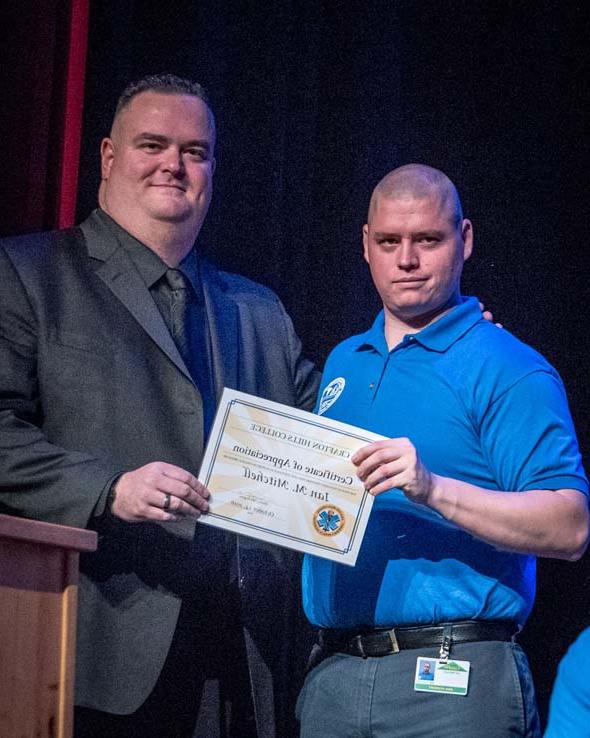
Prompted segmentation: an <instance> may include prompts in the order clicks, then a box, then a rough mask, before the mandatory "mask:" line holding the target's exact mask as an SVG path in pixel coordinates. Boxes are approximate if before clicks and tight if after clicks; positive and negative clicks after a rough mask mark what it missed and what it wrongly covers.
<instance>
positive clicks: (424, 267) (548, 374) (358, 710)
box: [298, 164, 588, 738]
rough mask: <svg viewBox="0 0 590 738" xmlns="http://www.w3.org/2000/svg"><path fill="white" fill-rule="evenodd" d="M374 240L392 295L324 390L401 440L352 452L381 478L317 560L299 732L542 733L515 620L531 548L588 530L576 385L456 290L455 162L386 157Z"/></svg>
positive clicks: (460, 221) (308, 579) (461, 246)
mask: <svg viewBox="0 0 590 738" xmlns="http://www.w3.org/2000/svg"><path fill="white" fill-rule="evenodd" d="M363 241H364V255H365V259H366V261H367V263H368V264H369V267H370V270H371V275H372V278H373V281H374V283H375V286H376V288H377V291H378V292H379V295H380V297H381V300H382V302H383V310H382V312H381V313H380V314H379V315H378V316H377V319H376V320H375V322H374V324H373V326H372V328H370V329H369V330H368V331H367V332H366V333H364V334H362V335H360V336H354V337H352V338H350V339H348V340H347V341H344V342H343V343H342V344H340V345H339V346H337V347H336V348H335V349H334V351H333V352H332V354H331V355H330V357H329V359H328V361H327V364H326V367H325V370H324V376H323V380H322V385H321V391H320V397H319V400H318V408H320V409H321V412H323V413H324V414H325V415H326V416H329V417H332V418H336V419H338V420H342V421H345V422H348V423H352V424H354V425H357V426H360V427H363V428H367V429H369V430H371V431H374V432H377V433H380V434H382V435H383V436H385V437H386V438H387V439H388V440H383V441H378V442H376V443H373V444H370V445H369V446H366V447H364V448H362V449H361V450H360V451H359V452H357V454H356V455H355V457H353V462H354V463H355V464H356V466H357V471H358V475H359V477H360V478H361V480H363V482H364V483H365V485H366V487H367V488H368V489H370V490H371V492H372V493H373V494H374V495H376V497H377V499H376V500H375V504H374V507H373V511H372V513H371V518H370V520H369V525H368V528H367V532H366V535H365V539H364V542H363V545H362V548H361V551H360V555H359V558H358V561H357V564H356V566H355V567H354V568H351V567H347V566H344V565H341V564H337V563H333V562H330V561H327V560H324V559H318V558H315V557H312V556H307V557H306V560H305V563H304V569H303V597H304V606H305V610H306V613H307V616H308V618H309V619H310V621H311V622H312V623H313V624H315V625H316V626H318V627H319V628H320V634H319V642H318V645H317V646H316V648H315V651H314V654H313V657H312V664H315V666H314V668H312V670H311V671H310V673H309V674H308V677H307V680H306V682H305V686H304V688H303V691H302V693H301V696H300V699H299V703H298V715H299V718H300V720H301V731H302V732H301V736H302V738H330V736H333V737H334V738H348V737H349V736H350V738H353V737H354V738H363V737H364V736H367V738H368V737H369V736H370V737H371V738H408V737H409V736H412V737H416V738H418V737H421V736H429V737H430V738H432V737H436V738H458V737H462V736H464V737H465V738H467V737H469V738H472V737H473V736H478V738H483V737H489V738H501V737H503V736H527V737H529V736H531V737H532V736H538V735H539V730H540V728H539V722H538V717H537V711H536V706H535V698H534V690H533V685H532V679H531V675H530V672H529V667H528V664H527V660H526V657H525V655H524V653H523V652H522V650H521V649H520V647H519V646H518V645H517V644H516V643H515V642H514V638H513V636H514V635H515V634H516V633H517V632H518V631H519V630H520V629H521V628H522V626H523V624H524V622H525V620H526V618H527V616H528V614H529V613H530V610H531V608H532V605H533V599H534V591H535V557H537V556H549V557H555V558H563V559H568V560H575V559H577V558H579V557H580V556H581V555H582V553H583V551H584V549H585V547H586V542H587V535H588V510H587V493H588V482H587V479H586V477H585V474H584V470H583V468H582V465H581V459H580V454H579V451H578V445H577V441H576V436H575V431H574V428H573V425H572V421H571V417H570V414H569V410H568V406H567V400H566V397H565V392H564V388H563V385H562V383H561V380H560V378H559V376H558V374H557V373H556V371H555V370H554V369H553V368H552V367H551V366H550V365H549V364H548V363H547V362H546V361H545V360H544V359H543V357H541V356H540V355H539V354H537V353H536V352H535V351H533V350H532V349H531V348H529V347H528V346H525V345H524V344H522V343H521V342H520V341H518V340H517V339H516V338H514V337H513V336H511V335H510V334H509V333H508V332H507V331H504V330H500V329H498V328H497V327H496V326H494V325H492V324H490V323H488V322H487V321H485V320H483V319H482V316H481V313H480V310H479V308H478V304H477V301H476V300H475V299H473V298H463V297H462V296H461V294H460V277H461V271H462V267H463V263H464V261H465V259H467V258H469V256H470V255H471V251H472V245H473V228H472V225H471V223H470V221H469V220H467V219H465V218H463V214H462V209H461V204H460V201H459V197H458V194H457V191H456V189H455V187H454V185H453V184H452V182H451V181H450V180H449V179H448V178H447V177H446V176H445V175H444V174H443V173H442V172H439V171H437V170H435V169H432V168H430V167H425V166H421V165H415V164H413V165H408V166H405V167H401V168H399V169H396V170H394V171H393V172H391V173H390V174H388V175H387V176H386V177H385V178H384V179H383V180H382V181H381V182H380V183H379V184H378V185H377V187H376V189H375V191H374V193H373V196H372V198H371V204H370V207H369V215H368V222H367V225H365V227H364V230H363ZM402 493H403V494H402ZM416 505H418V506H422V507H421V508H416V509H429V510H430V511H431V512H432V515H431V517H430V519H428V518H425V517H424V516H423V515H420V516H418V515H415V514H414V513H413V512H412V507H415V506H416ZM426 661H428V662H431V664H432V667H433V668H432V671H433V672H434V675H435V676H434V678H433V679H432V680H430V679H429V680H424V679H423V678H421V674H423V673H424V669H423V665H424V663H425V662H426Z"/></svg>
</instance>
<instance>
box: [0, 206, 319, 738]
mask: <svg viewBox="0 0 590 738" xmlns="http://www.w3.org/2000/svg"><path fill="white" fill-rule="evenodd" d="M204 290H205V300H206V305H207V311H208V317H209V321H210V325H211V332H212V341H213V354H214V358H215V361H214V366H215V384H216V390H217V393H218V394H219V393H220V391H221V389H222V387H223V386H228V387H233V388H237V389H240V390H243V391H246V392H250V393H253V394H257V395H261V396H263V397H267V398H270V399H273V400H276V401H278V402H283V403H287V404H289V405H296V406H298V407H302V408H305V409H310V408H311V407H312V405H313V402H314V399H315V393H316V391H317V381H318V377H317V373H316V372H315V371H314V369H313V367H312V365H311V364H310V363H309V362H307V361H306V360H305V359H303V358H302V356H301V350H300V342H299V340H298V338H297V336H296V335H295V333H294V330H293V326H292V324H291V321H290V319H289V317H288V316H287V314H286V312H285V310H284V308H283V306H282V305H281V303H280V301H279V300H278V298H277V297H276V295H274V293H272V292H271V291H270V290H268V289H266V288H264V287H262V286H260V285H258V284H255V283H253V282H251V281H249V280H247V279H244V278H242V277H239V276H236V275H232V274H228V273H225V272H220V271H218V270H216V269H215V268H214V267H212V266H205V268H204ZM201 422H202V420H201V401H200V397H199V394H198V391H197V389H196V387H195V385H194V384H193V381H192V379H191V378H190V375H189V373H188V371H187V369H186V367H185V365H184V363H183V361H182V359H181V357H180V355H179V353H178V350H177V348H176V346H175V344H174V342H173V340H172V338H171V336H170V334H169V332H168V330H167V329H166V326H165V324H164V321H163V319H162V317H161V315H160V313H159V311H158V309H157V307H156V305H155V303H154V301H153V299H152V297H151V295H150V293H149V291H148V290H147V288H146V286H145V284H144V283H143V281H142V280H141V278H140V276H139V274H138V272H137V270H136V269H135V267H134V265H133V263H132V261H131V260H130V258H129V257H128V255H127V252H126V251H125V249H124V248H122V247H121V246H120V244H119V243H118V241H117V240H116V238H115V236H114V235H113V234H112V233H111V232H110V231H109V232H107V230H106V229H105V228H104V226H103V225H102V224H101V223H100V221H99V219H98V218H96V217H95V216H91V217H90V218H89V219H88V220H87V221H85V222H84V223H83V224H82V225H81V226H80V227H78V228H73V229H68V230H65V231H60V232H54V233H47V234H39V235H34V236H27V237H21V238H16V239H6V240H4V241H3V242H2V244H1V247H0V511H1V512H5V513H10V514H14V515H19V516H24V517H29V518H36V519H41V520H46V521H49V522H56V523H62V524H66V525H74V526H80V527H87V526H90V527H92V526H93V525H95V523H96V522H97V520H100V519H97V518H96V517H94V511H95V506H96V504H97V501H98V500H99V499H100V498H101V495H103V493H104V490H105V488H106V487H107V486H108V485H109V484H110V482H111V480H113V479H114V478H115V477H116V476H117V475H118V474H120V473H121V472H123V471H125V470H128V469H133V468H136V467H139V466H141V465H143V464H146V463H148V462H151V461H156V460H160V461H167V462H169V463H172V464H177V465H179V466H181V467H183V468H186V469H188V470H189V471H191V472H192V473H195V474H196V473H197V471H198V469H199V464H200V460H201V456H202V448H201V444H200V443H199V441H198V439H200V438H201V432H200V426H201ZM101 526H102V527H101ZM98 530H99V550H98V552H97V553H96V554H93V555H88V556H84V557H83V558H82V561H81V582H80V595H79V636H78V656H77V674H76V702H77V704H80V705H86V706H89V707H94V708H96V709H100V710H105V711H109V712H115V713H123V714H125V713H130V712H132V711H134V710H135V709H136V708H137V707H138V706H139V705H140V704H141V703H142V702H143V701H144V700H145V699H146V697H147V696H148V694H149V693H150V691H151V689H152V687H153V685H154V683H155V681H156V679H157V677H158V675H159V673H160V671H161V669H162V665H163V663H164V660H165V658H166V654H167V652H168V650H169V646H170V642H171V639H172V635H173V633H174V629H175V625H176V621H177V617H178V613H179V609H180V604H181V601H182V598H183V597H193V598H194V597H195V596H199V593H200V592H203V591H206V590H207V571H206V569H207V567H206V560H207V553H208V552H209V550H210V544H211V540H214V539H209V538H208V536H209V535H210V534H209V533H207V531H210V530H212V529H209V528H208V527H206V526H198V525H197V527H196V530H195V524H194V522H193V523H192V524H184V523H182V524H180V525H170V524H168V525H159V524H156V523H153V524H152V523H150V524H134V525H131V524H125V523H123V522H121V521H118V520H114V519H113V520H110V521H107V522H106V523H100V525H98ZM232 576H235V577H236V578H238V579H239V582H240V595H241V605H242V614H243V620H244V627H245V631H246V644H247V650H248V657H249V668H250V673H251V675H252V678H253V686H254V703H255V708H256V714H257V722H258V725H259V730H260V735H261V736H268V737H269V738H270V737H271V736H275V735H279V736H281V735H287V731H288V728H287V727H286V726H287V724H288V723H289V721H290V719H291V718H290V715H289V714H288V713H290V712H291V709H292V697H293V686H292V682H293V679H292V678H290V676H289V670H290V669H291V668H292V666H293V665H292V664H290V663H289V653H288V650H287V651H286V650H285V646H284V644H285V643H288V644H289V643H290V644H291V647H292V648H293V650H294V653H293V656H294V657H295V656H296V652H297V651H298V650H299V648H300V643H299V639H300V638H302V637H303V638H304V636H302V633H301V631H300V625H301V621H300V614H299V610H298V608H299V603H298V602H297V598H298V578H299V572H298V558H297V557H296V556H294V555H293V554H292V553H291V552H289V551H286V550H282V549H278V548H274V547H271V546H265V545H259V544H257V543H254V542H252V541H247V540H245V539H242V540H240V541H239V542H238V554H237V557H236V561H235V562H234V565H233V567H232ZM261 603H262V606H261ZM205 614H207V613H205ZM208 615H209V616H211V615H212V613H208ZM213 616H214V615H213ZM279 639H280V640H279ZM285 639H286V640H285ZM289 639H290V640H289ZM287 648H288V647H287ZM273 695H274V697H273ZM275 697H276V698H281V699H280V703H279V702H278V701H277V700H276V699H274V698H275Z"/></svg>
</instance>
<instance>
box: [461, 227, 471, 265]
mask: <svg viewBox="0 0 590 738" xmlns="http://www.w3.org/2000/svg"><path fill="white" fill-rule="evenodd" d="M461 238H462V239H463V261H467V259H469V257H470V256H471V254H472V252H473V225H472V223H471V221H470V220H468V219H467V218H464V219H463V221H462V223H461Z"/></svg>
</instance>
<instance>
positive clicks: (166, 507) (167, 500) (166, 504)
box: [162, 492, 172, 512]
mask: <svg viewBox="0 0 590 738" xmlns="http://www.w3.org/2000/svg"><path fill="white" fill-rule="evenodd" d="M171 499H172V495H171V494H170V492H166V494H165V495H164V504H163V505H162V510H166V512H167V511H168V510H170V500H171Z"/></svg>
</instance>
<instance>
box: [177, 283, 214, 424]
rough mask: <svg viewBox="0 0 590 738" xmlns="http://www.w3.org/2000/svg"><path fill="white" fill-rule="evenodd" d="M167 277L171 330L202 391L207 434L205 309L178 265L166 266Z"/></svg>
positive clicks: (209, 384)
mask: <svg viewBox="0 0 590 738" xmlns="http://www.w3.org/2000/svg"><path fill="white" fill-rule="evenodd" d="M166 281H167V282H168V286H169V287H170V308H171V309H170V332H171V333H172V338H173V339H174V342H175V343H176V346H177V348H178V350H179V352H180V355H181V356H182V358H183V360H184V363H185V364H186V368H187V369H188V370H189V373H190V375H191V377H192V378H193V380H194V382H195V384H196V385H197V387H198V388H199V391H200V393H201V399H202V401H203V416H204V417H203V420H204V427H205V436H207V435H208V434H209V430H210V428H211V423H212V422H213V414H214V398H213V381H212V378H211V375H212V372H211V358H210V351H209V332H208V327H207V317H206V312H205V309H204V305H203V304H202V302H201V301H200V300H199V299H198V298H197V296H196V295H195V293H194V290H193V288H192V285H191V284H190V281H189V280H188V279H187V277H185V275H184V274H183V273H182V272H181V271H180V270H179V269H168V271H167V272H166Z"/></svg>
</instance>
